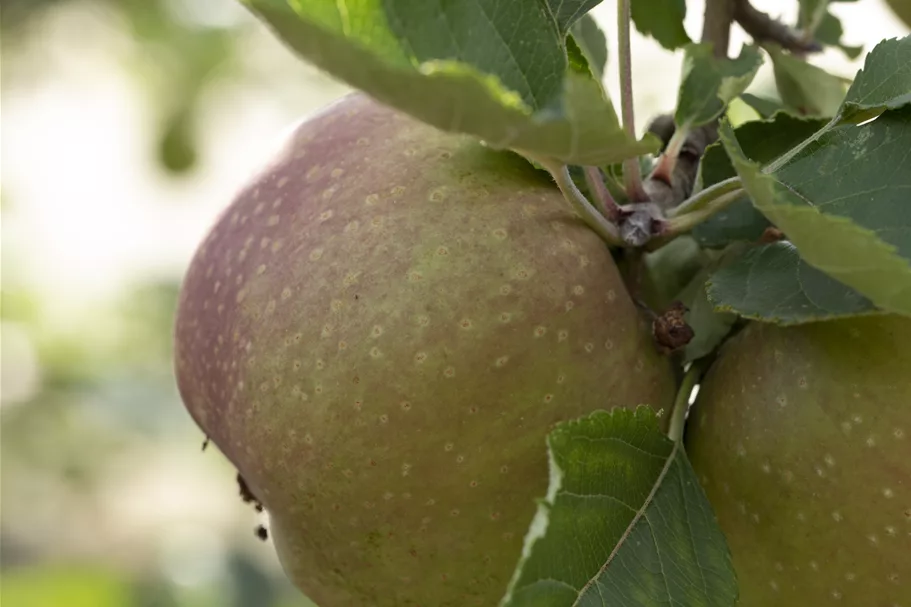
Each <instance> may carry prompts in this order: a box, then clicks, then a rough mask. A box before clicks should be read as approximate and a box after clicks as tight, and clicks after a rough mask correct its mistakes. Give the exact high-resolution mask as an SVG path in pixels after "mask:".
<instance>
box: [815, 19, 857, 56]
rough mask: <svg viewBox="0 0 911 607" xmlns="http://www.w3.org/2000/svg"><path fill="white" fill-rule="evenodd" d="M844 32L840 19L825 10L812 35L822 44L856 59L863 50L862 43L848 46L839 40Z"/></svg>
mask: <svg viewBox="0 0 911 607" xmlns="http://www.w3.org/2000/svg"><path fill="white" fill-rule="evenodd" d="M844 33H845V30H844V28H843V27H842V25H841V20H840V19H839V18H838V17H836V16H835V15H833V14H832V13H830V12H828V11H826V13H825V14H824V15H823V17H822V22H820V24H819V27H817V28H816V35H815V36H814V37H815V38H816V40H817V41H819V42H821V43H822V44H825V45H827V46H834V47H835V48H838V49H840V50H841V52H843V53H844V54H845V55H846V56H847V57H848V58H849V59H857V58H858V57H860V54H861V53H862V52H863V50H864V47H863V45H860V46H849V45H847V44H844V43H843V42H842V41H841V37H842V36H843V35H844Z"/></svg>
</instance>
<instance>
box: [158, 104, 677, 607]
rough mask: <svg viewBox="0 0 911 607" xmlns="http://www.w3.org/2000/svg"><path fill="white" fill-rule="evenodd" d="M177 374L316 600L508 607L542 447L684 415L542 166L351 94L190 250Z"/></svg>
mask: <svg viewBox="0 0 911 607" xmlns="http://www.w3.org/2000/svg"><path fill="white" fill-rule="evenodd" d="M175 348H176V352H175V365H176V374H177V381H178V385H179V388H180V392H181V395H182V397H183V399H184V402H185V404H186V406H187V408H188V410H189V412H190V413H191V414H192V417H193V418H194V419H195V420H196V422H197V423H198V425H199V426H200V427H201V428H202V429H203V430H204V431H205V433H206V434H207V435H208V436H209V437H211V439H212V441H213V442H214V443H215V444H216V445H217V446H218V447H219V449H220V450H221V451H222V452H223V453H224V454H225V456H226V457H227V458H228V459H229V460H230V461H231V462H232V463H233V464H234V465H235V466H236V467H237V469H238V470H239V472H240V473H241V474H242V475H243V477H244V479H245V480H246V482H247V484H248V485H249V487H250V489H251V490H252V492H253V493H254V494H255V495H256V497H257V498H258V499H259V500H260V501H261V502H262V504H263V505H264V506H265V508H266V510H267V512H268V513H269V517H270V526H271V535H272V537H273V538H274V542H275V547H276V550H277V553H278V555H279V558H280V560H281V563H282V565H283V567H284V569H285V571H286V572H287V574H288V576H289V577H290V578H291V579H292V580H293V581H294V583H295V584H296V585H297V586H298V587H299V588H300V589H301V590H302V591H303V592H304V593H305V594H306V595H308V596H309V597H310V598H311V599H313V600H314V601H315V602H316V603H317V604H319V605H320V607H387V606H388V607H391V606H415V607H446V606H453V607H455V606H458V607H464V606H468V605H484V606H490V605H496V603H497V601H498V600H499V599H500V597H501V596H502V595H503V593H504V592H505V589H506V586H507V583H508V582H509V579H510V577H511V575H512V572H513V570H514V567H515V565H516V563H517V562H518V559H519V556H520V552H521V549H522V543H523V538H524V535H525V533H526V531H527V529H528V526H529V524H530V522H531V520H532V518H533V516H534V514H535V509H536V504H535V499H537V498H540V497H543V496H544V494H545V493H546V490H547V486H548V464H547V449H546V444H545V436H546V434H547V432H548V431H549V430H550V429H551V428H552V426H553V425H554V424H555V423H556V422H558V421H561V420H567V419H571V418H575V417H578V416H581V415H583V414H587V413H589V412H591V411H593V410H596V409H610V408H612V407H635V406H636V405H639V404H648V405H651V406H653V407H654V408H655V409H664V411H665V413H668V412H669V408H670V406H671V403H672V401H673V394H674V390H675V384H674V377H673V372H672V368H671V365H670V363H669V362H668V360H667V359H665V358H664V357H662V356H661V355H660V354H658V353H657V351H656V348H655V347H654V345H653V343H652V341H651V337H650V331H649V329H648V326H647V325H646V324H644V323H643V321H642V320H641V318H640V317H639V315H638V312H637V309H636V307H635V306H634V304H633V302H632V301H631V299H630V297H629V296H628V294H627V292H626V291H625V289H624V285H623V283H622V280H621V277H620V275H619V273H618V270H617V268H616V266H615V265H614V261H613V259H612V257H611V254H610V252H609V250H608V248H607V247H606V246H605V245H604V243H603V242H602V241H600V240H599V238H598V237H597V236H596V235H595V233H594V232H592V231H591V230H589V229H588V228H587V227H586V226H585V224H584V223H583V222H582V221H581V220H579V219H578V218H577V217H576V216H575V215H574V213H573V211H572V210H571V209H570V207H569V206H568V204H567V203H566V202H565V200H564V199H563V197H562V195H561V193H560V192H559V190H558V189H557V188H556V187H555V185H554V184H553V182H552V180H551V179H550V178H549V176H548V175H547V174H546V173H543V172H542V171H538V170H535V169H534V168H533V167H532V166H531V165H530V164H529V163H528V162H527V161H525V160H524V159H522V158H521V157H519V156H517V155H515V154H512V153H508V152H495V151H492V150H490V149H488V148H486V147H485V146H483V145H482V144H480V143H479V142H477V141H476V140H474V139H472V138H469V137H464V136H460V135H454V134H447V133H444V132H442V131H439V130H436V129H434V128H431V127H429V126H426V125H424V124H422V123H420V122H416V121H415V120H413V119H411V118H409V117H407V116H405V115H402V114H400V113H397V112H395V111H393V110H391V109H389V108H387V107H384V106H382V105H380V104H378V103H376V102H374V101H372V100H371V99H369V98H368V97H366V96H364V95H362V94H355V95H350V96H348V97H345V98H343V99H342V100H340V101H338V102H336V103H334V104H332V105H331V106H330V107H328V108H326V109H324V110H323V111H321V112H320V113H319V114H317V115H315V116H312V117H310V118H309V119H307V120H306V121H304V122H302V123H300V124H299V125H297V126H296V127H295V128H294V129H293V131H292V132H291V134H290V136H289V137H288V138H287V140H286V141H285V142H284V144H283V146H281V149H280V150H279V151H278V152H277V154H276V155H275V157H274V158H272V159H271V160H270V161H269V162H268V164H267V165H265V166H264V167H262V168H261V170H259V171H257V172H256V174H255V175H253V176H251V177H250V179H249V181H248V182H247V183H246V184H245V185H244V187H243V188H242V189H241V190H240V191H239V193H238V194H237V196H236V197H235V199H234V200H233V201H232V202H231V204H230V206H229V207H228V208H227V209H226V211H225V212H224V213H223V214H222V215H221V216H220V218H219V219H218V220H217V222H216V224H215V225H214V227H213V228H212V230H211V232H210V233H209V234H208V236H207V237H206V238H205V240H204V242H203V243H202V244H201V245H200V248H199V249H198V251H197V252H196V254H195V257H194V258H193V260H192V263H191V265H190V267H189V270H188V273H187V275H186V277H185V282H184V284H183V288H182V292H181V296H180V302H179V309H178V315H177V322H176V346H175Z"/></svg>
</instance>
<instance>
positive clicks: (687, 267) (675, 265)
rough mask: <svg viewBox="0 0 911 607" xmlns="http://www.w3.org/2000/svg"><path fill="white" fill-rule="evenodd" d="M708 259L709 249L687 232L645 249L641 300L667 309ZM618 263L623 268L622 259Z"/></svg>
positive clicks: (656, 307)
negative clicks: (701, 245) (662, 244)
mask: <svg viewBox="0 0 911 607" xmlns="http://www.w3.org/2000/svg"><path fill="white" fill-rule="evenodd" d="M709 261H710V258H709V256H708V252H707V251H706V250H705V249H703V248H702V247H700V246H699V243H698V242H696V239H695V238H693V237H692V236H689V235H686V234H683V235H681V236H678V237H677V238H675V239H674V240H672V241H670V242H669V243H667V244H665V245H664V246H662V247H660V248H659V249H657V250H655V251H651V252H648V253H645V254H644V255H643V257H642V265H643V266H644V267H643V268H642V275H641V278H640V279H641V282H640V285H639V286H640V295H641V298H642V300H643V301H644V302H645V303H646V304H647V305H648V306H649V307H650V308H651V309H653V310H664V309H667V307H668V306H669V305H670V304H671V303H672V302H673V301H674V300H675V299H679V298H680V293H681V291H683V290H684V288H686V286H687V285H688V284H689V283H690V281H691V280H692V279H693V277H694V276H695V275H696V274H697V273H698V272H699V271H700V270H701V269H702V268H703V266H705V265H706V264H707V263H709ZM618 263H620V264H621V270H623V269H625V268H623V267H622V265H623V260H621V261H620V262H618ZM633 263H638V262H636V261H634V262H633Z"/></svg>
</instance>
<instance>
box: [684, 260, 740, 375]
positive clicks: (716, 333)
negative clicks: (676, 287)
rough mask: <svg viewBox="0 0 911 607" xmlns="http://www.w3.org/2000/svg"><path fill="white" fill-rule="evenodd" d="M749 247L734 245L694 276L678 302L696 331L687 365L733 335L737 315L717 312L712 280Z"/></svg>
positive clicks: (688, 348) (687, 353)
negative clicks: (710, 285)
mask: <svg viewBox="0 0 911 607" xmlns="http://www.w3.org/2000/svg"><path fill="white" fill-rule="evenodd" d="M747 246H748V245H745V244H742V243H738V244H734V245H731V246H730V247H728V248H727V249H726V250H725V251H724V252H722V253H721V254H720V255H719V256H718V257H717V258H716V259H715V260H713V261H712V262H711V263H710V264H708V265H706V266H705V267H704V268H702V270H701V271H700V272H699V273H698V274H697V275H696V276H694V277H693V279H692V280H691V281H690V283H689V285H687V287H686V289H684V290H683V292H682V293H681V294H680V296H679V299H680V301H682V302H683V303H684V305H686V307H687V308H689V309H688V310H687V312H686V315H685V319H686V324H688V325H689V326H690V328H692V329H693V338H692V339H691V340H690V342H689V343H688V344H686V346H685V347H684V349H683V358H684V362H692V361H694V360H697V359H699V358H702V357H703V356H706V355H707V354H710V353H711V352H712V351H714V350H715V348H716V347H718V345H719V344H720V343H721V342H722V341H723V340H724V338H725V337H727V335H728V333H730V332H731V328H732V327H733V326H734V323H735V322H737V315H736V314H732V313H730V312H725V311H721V310H716V309H715V305H714V304H713V303H712V302H711V301H709V296H708V290H707V287H708V284H707V283H708V280H709V277H710V276H711V275H712V274H713V273H715V272H717V271H718V270H720V269H721V268H724V267H726V266H728V265H729V264H731V263H733V262H734V261H736V260H737V259H739V257H740V255H741V254H742V253H743V250H744V249H745V248H747Z"/></svg>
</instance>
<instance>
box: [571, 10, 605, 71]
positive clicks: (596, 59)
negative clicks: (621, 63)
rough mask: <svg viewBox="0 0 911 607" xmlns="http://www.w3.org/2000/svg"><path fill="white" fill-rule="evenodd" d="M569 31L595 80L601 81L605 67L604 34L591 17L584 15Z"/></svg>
mask: <svg viewBox="0 0 911 607" xmlns="http://www.w3.org/2000/svg"><path fill="white" fill-rule="evenodd" d="M569 31H570V34H571V36H572V40H573V41H575V43H576V45H577V46H578V47H579V49H580V51H581V52H582V54H583V55H584V56H585V59H586V61H587V62H588V67H589V69H590V70H591V72H592V74H594V77H595V79H597V80H598V81H601V79H602V78H603V77H604V69H605V68H606V67H607V38H606V37H605V35H604V32H603V31H601V28H600V27H598V23H597V22H596V21H595V19H594V18H593V17H592V16H591V15H585V16H584V17H582V18H581V19H579V20H578V21H576V22H575V23H574V24H573V26H572V27H571V28H570V30H569Z"/></svg>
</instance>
